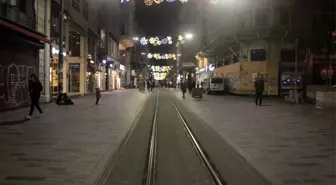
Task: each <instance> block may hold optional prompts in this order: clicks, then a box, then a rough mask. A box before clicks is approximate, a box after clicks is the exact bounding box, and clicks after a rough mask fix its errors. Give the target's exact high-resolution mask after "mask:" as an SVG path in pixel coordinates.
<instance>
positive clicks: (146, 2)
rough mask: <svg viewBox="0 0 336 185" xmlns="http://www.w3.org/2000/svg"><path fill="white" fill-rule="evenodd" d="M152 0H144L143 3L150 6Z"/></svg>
mask: <svg viewBox="0 0 336 185" xmlns="http://www.w3.org/2000/svg"><path fill="white" fill-rule="evenodd" d="M153 2H154V0H145V5H147V6H151V5H152V4H153Z"/></svg>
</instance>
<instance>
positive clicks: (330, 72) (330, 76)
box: [328, 32, 335, 87]
mask: <svg viewBox="0 0 336 185" xmlns="http://www.w3.org/2000/svg"><path fill="white" fill-rule="evenodd" d="M334 35H335V33H334V32H332V34H331V36H332V37H331V52H330V53H329V56H328V58H329V71H328V75H329V87H331V86H332V77H333V75H334V73H333V68H332V57H331V56H330V55H332V54H333V52H334Z"/></svg>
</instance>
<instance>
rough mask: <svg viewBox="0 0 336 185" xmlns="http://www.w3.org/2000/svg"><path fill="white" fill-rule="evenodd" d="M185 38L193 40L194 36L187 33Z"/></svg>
mask: <svg viewBox="0 0 336 185" xmlns="http://www.w3.org/2000/svg"><path fill="white" fill-rule="evenodd" d="M185 37H186V39H188V40H190V39H192V38H193V34H192V33H186V34H185Z"/></svg>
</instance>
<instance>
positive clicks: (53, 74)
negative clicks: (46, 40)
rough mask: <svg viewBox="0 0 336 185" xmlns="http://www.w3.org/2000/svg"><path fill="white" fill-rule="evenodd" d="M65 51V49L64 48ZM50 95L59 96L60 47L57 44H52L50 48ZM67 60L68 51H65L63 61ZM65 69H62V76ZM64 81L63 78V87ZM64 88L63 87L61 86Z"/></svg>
mask: <svg viewBox="0 0 336 185" xmlns="http://www.w3.org/2000/svg"><path fill="white" fill-rule="evenodd" d="M63 51H65V49H63ZM50 52H51V53H50V56H51V57H50V95H51V96H57V94H58V85H59V81H58V80H59V61H58V55H59V47H58V46H57V45H55V44H51V50H50ZM66 60H67V55H66V52H63V61H66ZM63 72H64V71H63V69H61V76H63V74H64V73H63ZM63 84H64V81H63V79H62V80H61V83H60V85H61V87H63ZM61 89H63V88H61Z"/></svg>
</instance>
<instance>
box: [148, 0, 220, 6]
mask: <svg viewBox="0 0 336 185" xmlns="http://www.w3.org/2000/svg"><path fill="white" fill-rule="evenodd" d="M165 1H166V2H168V3H173V2H177V1H180V2H181V3H187V2H188V0H144V3H145V5H147V6H152V5H153V4H154V3H155V4H161V3H163V2H165ZM209 2H210V3H211V4H217V3H218V0H209Z"/></svg>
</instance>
